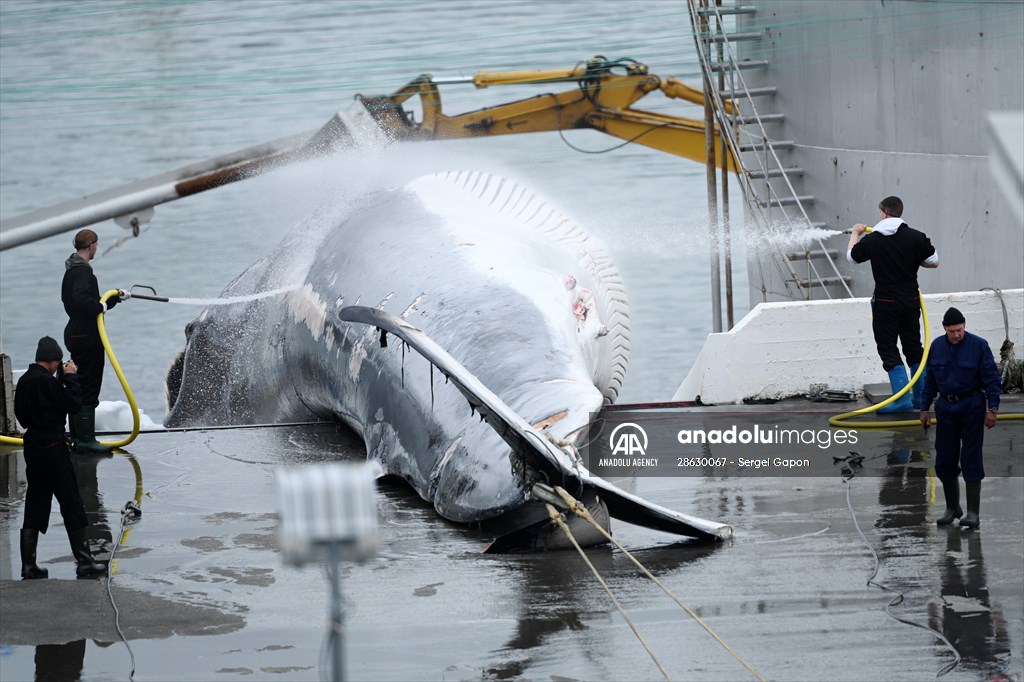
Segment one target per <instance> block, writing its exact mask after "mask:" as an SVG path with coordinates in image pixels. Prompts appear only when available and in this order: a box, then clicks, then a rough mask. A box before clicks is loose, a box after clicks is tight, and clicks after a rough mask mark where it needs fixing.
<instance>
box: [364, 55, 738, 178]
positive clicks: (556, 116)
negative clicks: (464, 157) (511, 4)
mask: <svg viewBox="0 0 1024 682" xmlns="http://www.w3.org/2000/svg"><path fill="white" fill-rule="evenodd" d="M616 68H621V69H625V73H615V72H614V71H613V69H616ZM572 82H575V83H576V84H577V87H576V88H574V89H571V90H566V91H564V92H552V93H548V94H544V95H538V96H536V97H531V98H529V99H524V100H519V101H516V102H509V103H507V104H500V105H497V106H493V107H487V108H484V109H478V110H476V111H471V112H468V113H464V114H456V115H453V116H449V115H447V114H445V113H444V111H443V109H442V105H441V91H440V88H441V86H442V85H446V84H452V83H472V84H473V85H475V86H477V87H479V88H484V87H489V86H496V85H512V84H517V85H521V84H530V83H572ZM655 91H660V92H661V93H662V94H664V95H665V96H666V97H669V98H672V99H685V100H687V101H690V102H694V103H697V104H703V103H704V93H703V91H701V90H698V89H696V88H692V87H690V86H688V85H686V84H685V83H683V82H681V81H679V80H677V79H675V78H666V79H662V78H659V77H658V76H655V75H653V74H649V73H648V70H647V67H646V66H645V65H643V64H639V63H636V62H633V61H629V60H620V61H616V62H610V61H607V60H605V59H603V58H601V57H596V58H594V59H591V60H590V61H588V62H586V63H585V64H582V65H579V66H577V67H574V68H571V69H547V70H540V71H506V72H490V71H480V72H478V73H477V74H475V75H474V76H472V77H470V78H465V79H443V80H438V81H435V80H434V79H433V78H432V77H431V76H430V75H422V76H420V77H418V78H416V79H414V80H413V81H411V82H409V83H408V84H407V85H405V86H404V87H402V88H400V89H398V90H397V91H395V92H394V93H392V94H391V95H387V96H382V97H360V98H359V99H360V101H361V102H362V104H363V106H365V108H366V110H367V111H368V112H369V114H370V116H371V117H372V118H373V120H374V122H375V123H376V124H377V125H378V126H379V127H380V128H381V129H382V130H383V131H384V132H385V133H386V134H387V135H388V137H389V138H391V139H392V140H395V141H418V140H452V139H461V138H470V137H490V136H493V135H513V134H520V133H539V132H551V131H561V130H572V129H580V128H589V129H591V130H599V131H601V132H603V133H607V134H608V135H613V136H615V137H618V138H620V139H622V140H626V141H628V142H636V143H637V144H642V145H645V146H648V147H652V148H654V149H658V150H660V151H663V152H668V153H669V154H675V155H677V156H682V157H684V158H687V159H690V160H693V161H697V162H699V163H705V162H706V160H707V141H706V139H705V135H704V123H703V121H698V120H693V119H688V118H682V117H679V116H670V115H667V114H661V113H655V112H651V111H643V110H640V109H634V108H633V105H634V104H635V103H636V102H637V101H639V100H640V99H642V98H644V97H646V96H647V95H648V94H650V93H652V92H655ZM417 96H418V97H419V102H420V106H421V108H422V116H423V120H422V121H420V122H419V123H416V122H415V121H414V120H413V115H412V113H411V112H409V111H407V110H406V109H405V107H404V104H405V103H406V102H407V101H408V100H409V99H410V98H412V97H417ZM726 110H727V111H729V112H731V111H732V104H731V102H728V101H727V102H726ZM715 133H716V137H717V133H718V129H717V127H716V129H715ZM725 158H727V156H726V154H724V153H723V151H722V146H721V138H718V143H717V144H716V153H715V159H716V165H717V166H718V167H719V168H720V167H722V160H723V159H725ZM728 158H729V159H730V161H731V160H732V157H731V155H730V156H729V157H728ZM729 169H730V170H731V171H735V170H736V164H735V163H734V162H732V163H730V167H729Z"/></svg>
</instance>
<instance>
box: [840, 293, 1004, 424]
mask: <svg viewBox="0 0 1024 682" xmlns="http://www.w3.org/2000/svg"><path fill="white" fill-rule="evenodd" d="M917 297H918V300H919V301H920V302H921V321H922V322H923V323H924V355H922V356H921V362H920V364H918V366H917V371H916V372H914V376H912V377H911V378H910V381H909V382H907V385H906V386H904V387H903V389H902V390H900V391H899V392H898V393H896V394H894V395H892V396H890V397H889V398H887V399H885V400H883V401H882V402H880V403H878V404H877V405H871V406H869V407H862V408H860V409H859V410H854V411H853V412H844V413H843V414H837V415H835V416H834V417H830V418H829V420H828V423H829V426H834V427H837V428H852V427H855V426H856V427H857V428H861V429H892V428H901V427H905V426H920V425H921V420H920V419H904V420H901V421H889V422H852V421H848V418H849V417H856V416H859V415H862V414H870V413H871V412H874V411H876V410H878V409H881V408H883V407H885V406H886V405H888V404H889V403H891V402H892V401H894V400H899V399H900V398H901V397H902V396H903V394H905V393H906V392H907V391H909V390H910V389H911V387H912V386H913V385H914V382H916V381H917V379H918V377H920V376H921V373H922V372H924V370H925V366H926V365H927V364H928V352H929V351H930V350H931V331H930V330H929V329H928V308H927V306H925V304H924V294H922V293H921V290H920V289H918V290H917ZM996 419H1001V420H1008V419H1024V414H1000V415H997V416H996ZM938 422H939V420H938V418H935V419H932V420H931V423H932V424H937V423H938Z"/></svg>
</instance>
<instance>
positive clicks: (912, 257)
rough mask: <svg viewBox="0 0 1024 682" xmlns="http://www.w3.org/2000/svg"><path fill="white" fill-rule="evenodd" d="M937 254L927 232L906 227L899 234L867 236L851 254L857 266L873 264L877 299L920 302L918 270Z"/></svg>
mask: <svg viewBox="0 0 1024 682" xmlns="http://www.w3.org/2000/svg"><path fill="white" fill-rule="evenodd" d="M934 253H935V247H934V246H932V242H931V240H930V239H928V237H927V236H926V235H925V234H924V233H923V232H919V231H917V230H915V229H914V228H912V227H910V226H909V225H907V224H906V223H903V224H902V225H900V227H899V229H898V230H896V232H895V234H891V235H884V234H879V233H877V232H872V233H870V234H867V235H864V238H863V239H861V240H860V241H859V242H857V243H856V244H855V245H854V247H853V248H852V249H851V250H850V257H851V258H852V259H853V261H854V262H855V263H863V262H864V261H866V260H870V261H871V274H872V275H873V276H874V278H875V291H874V296H875V298H876V299H883V300H891V301H897V300H911V301H916V300H917V295H918V285H917V269H918V268H919V267H920V266H921V262H922V261H924V260H925V259H926V258H929V257H930V256H932V254H934Z"/></svg>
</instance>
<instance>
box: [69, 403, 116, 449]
mask: <svg viewBox="0 0 1024 682" xmlns="http://www.w3.org/2000/svg"><path fill="white" fill-rule="evenodd" d="M72 419H74V420H75V425H74V428H73V432H74V434H75V437H74V440H73V442H74V444H75V450H77V451H78V452H80V453H82V454H86V455H106V454H109V453H110V451H111V450H112V449H113V448H111V447H110V446H109V445H103V444H102V443H100V442H99V441H98V440H96V408H95V407H83V408H82V409H80V410H79V411H78V414H76V415H74V416H73V417H72Z"/></svg>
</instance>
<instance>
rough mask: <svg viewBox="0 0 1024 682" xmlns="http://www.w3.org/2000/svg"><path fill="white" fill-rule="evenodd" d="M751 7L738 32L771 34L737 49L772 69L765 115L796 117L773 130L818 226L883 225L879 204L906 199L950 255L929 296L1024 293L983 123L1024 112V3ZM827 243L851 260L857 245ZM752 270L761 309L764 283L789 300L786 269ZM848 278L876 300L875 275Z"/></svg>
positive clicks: (1015, 233) (1013, 233)
mask: <svg viewBox="0 0 1024 682" xmlns="http://www.w3.org/2000/svg"><path fill="white" fill-rule="evenodd" d="M743 4H745V5H753V6H755V7H756V8H757V13H756V14H754V15H753V16H749V17H743V18H742V19H740V21H739V26H738V30H742V31H752V30H760V31H764V33H765V36H766V37H765V38H764V39H762V40H761V41H757V42H743V43H739V44H738V48H739V52H740V54H741V56H742V57H744V58H749V59H768V60H769V61H770V66H769V67H768V68H767V69H761V70H751V71H747V72H744V78H745V79H746V82H747V85H748V86H749V87H762V86H768V85H772V86H775V87H777V88H778V94H777V95H775V96H774V97H763V98H757V99H756V106H757V108H758V111H759V113H770V112H781V113H783V114H784V115H785V117H786V118H785V122H783V123H781V124H770V125H769V126H768V132H769V135H770V137H772V138H773V139H788V140H794V141H795V142H796V144H797V147H796V148H795V149H794V150H792V151H787V152H782V153H781V154H782V156H783V159H784V161H786V162H788V164H793V165H798V166H802V167H803V168H805V169H806V174H805V175H804V176H803V177H802V178H797V179H796V182H795V188H796V190H797V192H798V194H801V195H804V194H810V195H814V196H815V198H816V201H815V202H814V204H813V205H811V206H809V207H808V213H809V215H810V217H811V219H812V220H813V221H822V222H824V223H825V224H826V226H827V227H828V228H829V229H839V230H841V229H845V228H848V227H850V226H851V225H853V224H854V223H857V222H864V223H868V224H873V223H874V222H875V221H877V219H878V212H877V205H878V201H879V200H880V199H881V198H883V197H885V196H888V195H891V194H895V195H897V196H900V197H901V198H902V199H903V201H904V203H905V205H906V210H905V212H904V218H906V220H907V222H908V224H910V225H911V226H912V227H916V228H918V229H920V230H923V231H924V232H926V233H927V234H928V235H929V236H930V237H931V239H932V242H933V243H934V244H935V246H936V248H937V249H938V251H939V254H940V257H941V258H942V262H943V265H942V267H941V268H940V269H939V270H938V271H935V272H928V273H923V274H922V278H921V286H922V289H923V290H924V291H926V292H950V291H971V290H977V289H981V288H983V287H999V288H1018V287H1022V286H1024V266H1022V265H1021V263H1022V262H1024V231H1022V230H1021V228H1020V226H1019V223H1018V221H1017V219H1016V215H1015V212H1014V210H1013V209H1012V208H1011V207H1010V205H1009V203H1008V202H1007V201H1006V200H1005V199H1004V197H1003V196H1002V195H1001V192H1000V191H999V189H998V187H997V183H996V182H995V181H994V179H993V177H992V175H991V173H990V170H989V156H990V153H991V140H990V137H989V135H988V130H987V120H986V116H987V114H988V112H990V111H1005V110H1020V109H1022V108H1024V78H1022V74H1024V49H1022V47H1021V41H1020V36H1021V34H1022V32H1024V3H1021V2H1010V3H1006V2H985V1H981V2H962V3H961V2H927V1H925V2H920V1H916V0H915V1H908V0H886V2H884V3H883V2H879V1H878V0H844V1H843V2H807V1H806V0H752V1H751V2H744V3H743ZM788 164H787V165H788ZM785 193H786V194H788V192H785ZM826 245H827V246H828V247H830V248H837V249H839V250H840V252H841V253H842V252H845V245H846V237H845V236H841V237H833V238H830V239H829V240H828V242H827V244H826ZM750 266H751V270H750V282H751V291H750V295H751V304H754V303H757V302H760V301H761V300H762V295H761V291H760V286H761V278H762V274H761V273H762V272H763V273H764V274H765V275H766V276H768V278H769V279H771V278H774V280H773V281H771V282H770V283H768V284H766V287H767V288H768V290H769V292H781V291H784V287H783V286H782V285H781V281H780V280H779V279H778V274H777V272H776V271H775V268H773V267H768V265H767V264H766V263H765V262H764V261H762V263H761V268H760V269H758V267H757V264H756V263H755V262H752V263H750ZM841 267H842V268H843V269H844V270H845V272H846V274H851V273H852V275H853V277H854V286H853V290H854V291H853V292H854V295H855V296H868V295H870V293H871V289H872V281H871V274H870V268H868V267H866V266H864V267H856V268H854V267H853V266H850V265H849V264H847V263H846V262H845V260H842V262H841ZM819 291H820V290H819ZM815 297H816V298H821V297H822V295H821V294H820V293H819V294H817V295H816V296H815ZM768 300H783V298H782V297H781V296H779V295H778V294H776V295H772V294H771V293H769V296H768Z"/></svg>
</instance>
